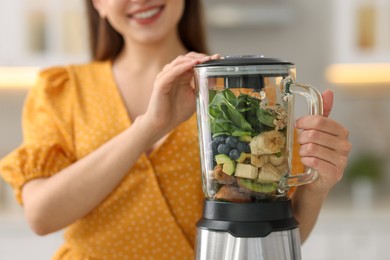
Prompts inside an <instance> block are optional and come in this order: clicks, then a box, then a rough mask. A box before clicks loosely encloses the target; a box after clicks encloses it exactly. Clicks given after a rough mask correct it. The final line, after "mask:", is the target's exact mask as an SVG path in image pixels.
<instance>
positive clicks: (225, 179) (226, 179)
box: [213, 164, 235, 184]
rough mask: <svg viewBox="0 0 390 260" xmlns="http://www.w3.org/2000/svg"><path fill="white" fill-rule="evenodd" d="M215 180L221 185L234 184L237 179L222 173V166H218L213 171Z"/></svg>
mask: <svg viewBox="0 0 390 260" xmlns="http://www.w3.org/2000/svg"><path fill="white" fill-rule="evenodd" d="M213 178H214V179H215V180H216V181H217V182H218V183H221V184H233V183H234V181H235V179H234V177H233V176H230V175H228V174H226V173H224V172H223V171H222V166H221V165H220V164H217V165H216V166H215V168H214V171H213Z"/></svg>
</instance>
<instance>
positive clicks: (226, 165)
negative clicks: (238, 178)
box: [215, 154, 236, 175]
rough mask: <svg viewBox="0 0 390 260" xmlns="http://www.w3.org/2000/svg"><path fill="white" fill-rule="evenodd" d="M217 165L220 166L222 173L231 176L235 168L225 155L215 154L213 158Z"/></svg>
mask: <svg viewBox="0 0 390 260" xmlns="http://www.w3.org/2000/svg"><path fill="white" fill-rule="evenodd" d="M215 161H216V162H217V164H221V165H222V171H223V172H224V173H226V174H228V175H232V174H233V173H234V170H235V168H236V165H235V162H234V161H233V160H232V159H230V158H229V156H227V155H225V154H217V155H216V156H215Z"/></svg>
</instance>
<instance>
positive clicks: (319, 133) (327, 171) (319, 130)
mask: <svg viewBox="0 0 390 260" xmlns="http://www.w3.org/2000/svg"><path fill="white" fill-rule="evenodd" d="M322 98H323V101H324V115H323V116H305V117H302V118H300V119H298V120H297V121H296V128H298V129H301V130H302V131H301V133H300V134H299V137H298V142H299V143H300V144H301V148H300V151H299V155H300V156H301V160H302V163H303V164H304V165H306V166H308V167H311V168H314V169H316V170H317V171H318V173H319V177H318V180H317V181H315V182H313V183H312V184H310V185H305V186H307V187H305V188H310V189H314V191H315V192H316V193H317V194H324V195H326V194H327V193H328V191H329V190H330V189H331V188H332V187H333V186H334V185H335V184H336V183H337V182H339V181H340V180H341V178H342V177H343V174H344V169H345V167H346V165H347V159H348V154H349V152H350V150H351V143H350V142H349V141H348V136H349V131H348V130H347V129H346V128H344V127H343V126H342V125H341V124H339V123H338V122H336V121H334V120H332V119H330V118H328V116H329V114H330V112H331V110H332V105H333V92H332V91H330V90H327V91H325V92H324V93H323V94H322Z"/></svg>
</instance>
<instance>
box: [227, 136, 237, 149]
mask: <svg viewBox="0 0 390 260" xmlns="http://www.w3.org/2000/svg"><path fill="white" fill-rule="evenodd" d="M237 144H238V138H237V137H235V136H229V137H228V138H226V145H227V146H229V147H230V148H236V146H237Z"/></svg>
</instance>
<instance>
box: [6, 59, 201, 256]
mask: <svg viewBox="0 0 390 260" xmlns="http://www.w3.org/2000/svg"><path fill="white" fill-rule="evenodd" d="M129 126H131V121H130V118H129V116H128V113H127V111H126V108H125V106H124V103H123V100H122V97H121V95H120V93H119V90H118V88H117V86H116V84H115V81H114V78H113V75H112V66H111V62H92V63H88V64H83V65H74V66H68V67H53V68H49V69H46V70H44V71H42V72H41V73H40V75H39V80H38V82H37V84H36V86H35V87H34V88H33V89H32V90H31V91H30V93H29V95H28V97H27V100H26V102H25V106H24V112H23V131H24V132H23V138H24V141H23V144H22V145H21V146H20V147H18V148H17V149H16V150H14V151H13V152H12V153H10V154H9V155H8V156H6V157H5V158H3V160H2V161H1V163H0V172H1V175H2V177H3V178H4V179H5V180H6V181H7V182H8V183H9V184H10V185H12V187H13V188H14V190H15V194H16V198H17V200H18V201H19V202H20V203H21V204H22V203H23V202H22V198H21V188H22V186H23V185H24V184H25V183H26V182H28V181H29V180H31V179H34V178H38V177H49V176H51V175H53V174H56V173H57V172H59V171H60V170H61V169H63V168H65V167H67V166H69V165H70V164H72V163H73V162H75V161H77V160H79V159H80V158H82V157H84V156H86V155H88V154H89V153H90V152H92V151H93V150H95V149H96V148H97V147H99V146H100V145H102V144H103V143H105V142H107V141H108V140H109V139H111V138H113V137H114V136H116V135H117V134H119V133H120V132H122V131H123V130H125V129H126V128H128V127H129ZM199 160H200V158H199V149H198V136H197V125H196V116H195V115H194V116H193V117H191V118H190V119H189V120H188V121H186V122H184V123H183V124H181V125H180V126H179V127H178V128H176V129H175V130H174V131H173V132H172V133H171V134H170V135H169V137H168V138H167V139H166V140H165V141H164V143H163V144H162V145H160V147H158V148H157V149H156V150H155V151H153V153H152V154H150V155H146V154H143V155H142V156H141V157H140V158H139V159H138V161H137V162H136V164H135V165H134V166H133V167H132V168H131V169H130V170H129V173H128V175H127V177H126V178H125V179H123V181H122V182H121V183H120V185H119V186H118V187H117V188H116V190H115V191H114V192H112V194H110V196H108V197H107V198H106V199H105V201H104V202H103V203H102V204H101V205H100V206H98V207H97V208H95V209H94V210H93V211H92V212H90V213H89V214H88V215H87V216H86V217H84V218H83V219H80V220H79V221H77V222H75V223H73V224H72V225H70V226H69V227H68V228H67V230H66V232H65V235H64V239H65V242H64V245H63V246H62V247H61V248H60V249H59V250H58V251H57V253H56V254H55V256H54V257H53V259H71V260H78V259H110V260H111V259H181V260H182V259H193V258H194V243H195V230H196V227H195V224H196V221H197V220H198V219H199V218H200V216H201V211H202V203H203V193H202V185H201V174H200V161H199ZM107 174H110V173H109V172H108V173H107ZM75 181H77V180H75ZM86 188H88V187H86Z"/></svg>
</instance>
